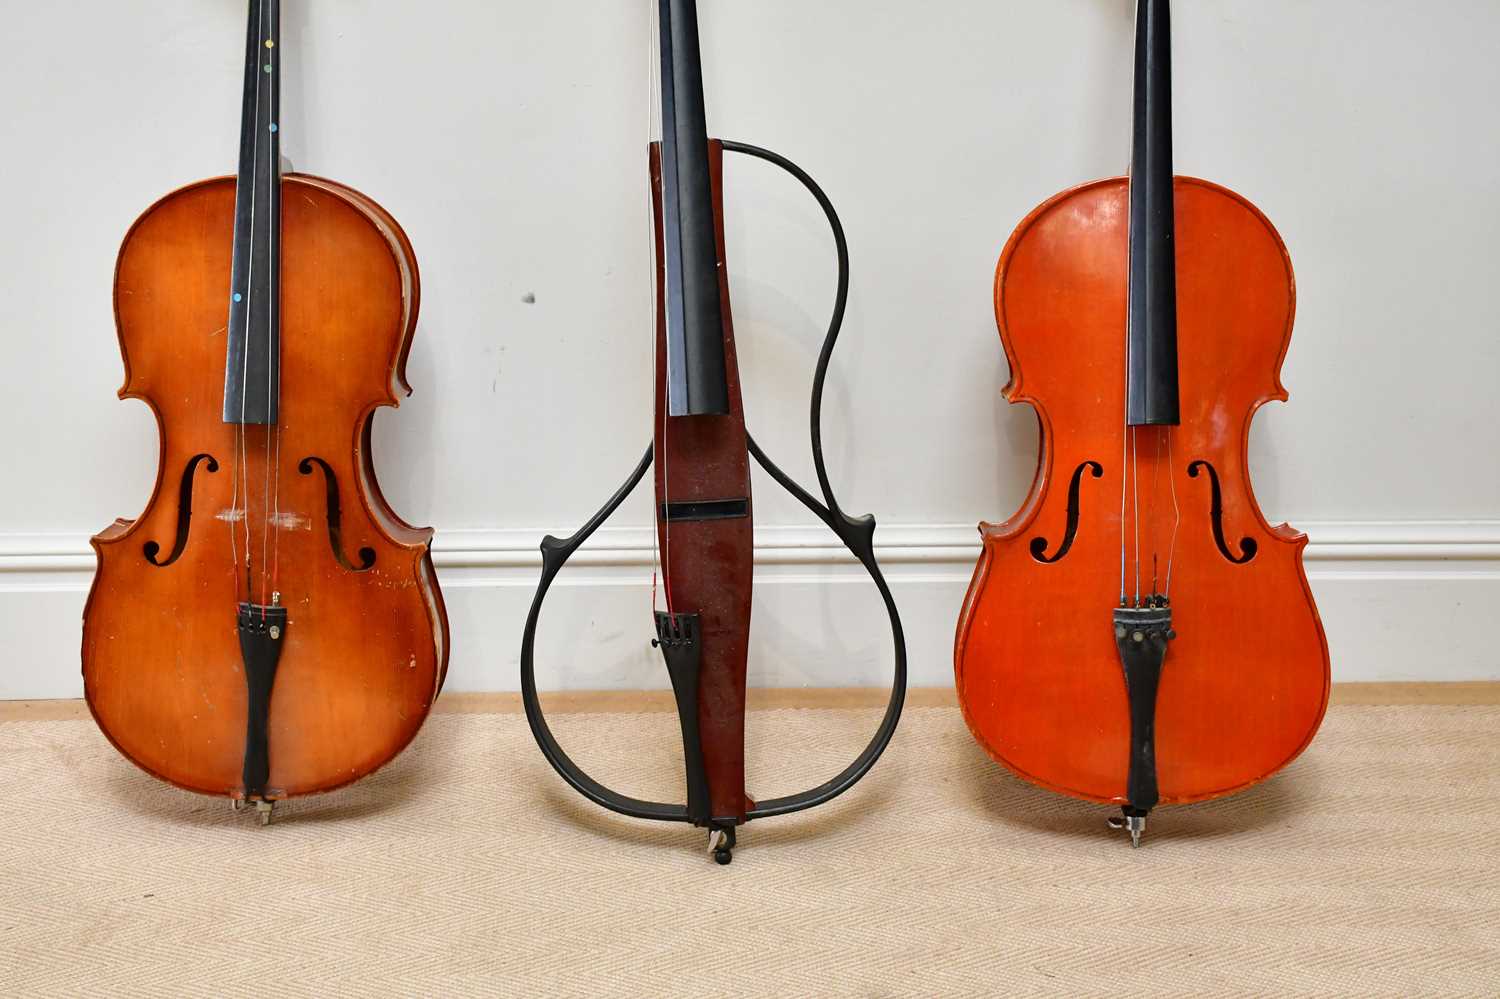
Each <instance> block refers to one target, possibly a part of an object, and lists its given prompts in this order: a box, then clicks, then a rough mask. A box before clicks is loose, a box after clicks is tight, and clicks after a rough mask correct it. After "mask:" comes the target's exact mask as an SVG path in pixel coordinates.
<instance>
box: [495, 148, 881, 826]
mask: <svg viewBox="0 0 1500 999" xmlns="http://www.w3.org/2000/svg"><path fill="white" fill-rule="evenodd" d="M721 145H722V146H723V148H724V149H726V150H729V151H730V152H735V153H742V154H744V155H747V156H754V157H756V158H758V159H763V160H766V161H767V162H769V163H773V164H775V165H776V166H779V167H781V168H782V169H783V170H785V171H786V172H787V173H789V174H791V175H792V176H793V177H795V178H797V180H799V181H801V182H802V185H803V186H804V187H806V188H807V190H808V191H809V192H810V193H811V194H812V196H813V197H814V198H815V199H816V200H817V202H818V204H819V206H820V207H821V208H822V209H823V213H824V215H826V216H827V218H828V224H829V226H830V227H831V228H832V230H833V240H834V248H835V251H836V252H837V254H838V291H837V294H836V296H835V299H834V307H833V317H832V319H830V321H829V324H828V332H827V333H826V334H825V335H824V337H823V347H822V350H821V351H820V352H819V354H818V365H817V369H816V370H815V372H814V374H813V384H812V401H811V405H810V407H809V424H810V428H809V429H810V436H811V441H812V457H813V467H814V469H816V471H817V476H818V487H819V489H820V490H821V492H822V494H823V502H821V503H820V502H819V501H818V500H817V498H816V497H814V496H813V495H812V494H811V493H809V492H808V491H807V490H806V489H803V488H802V487H801V486H800V485H798V484H797V483H796V482H795V481H794V480H793V479H792V478H791V476H789V475H787V473H786V472H784V471H782V470H781V468H779V467H778V466H777V465H776V463H775V462H773V461H772V460H771V459H770V458H769V457H767V456H766V453H765V452H764V451H762V450H761V448H760V445H759V444H757V443H756V442H755V439H754V438H753V437H749V436H748V435H747V443H748V445H749V450H750V453H751V454H752V455H753V456H754V457H755V460H756V462H757V463H758V464H759V465H760V466H761V468H763V469H765V471H766V473H767V474H768V475H770V476H771V478H772V479H774V480H775V481H776V483H777V484H778V485H780V486H781V487H782V488H783V489H785V490H786V491H787V492H789V493H791V494H792V495H793V496H795V497H796V498H797V500H798V501H799V502H800V503H802V505H803V506H805V507H807V509H808V510H810V511H812V513H813V514H814V516H816V517H817V518H818V519H819V520H821V521H822V522H823V523H824V524H825V525H827V526H828V529H829V530H831V531H833V533H834V534H835V535H836V536H837V537H838V539H839V540H840V541H841V542H842V543H843V545H844V547H846V548H848V549H849V551H850V553H851V554H853V555H854V557H855V558H856V559H858V560H859V562H860V564H861V565H863V566H864V568H865V571H866V572H868V573H869V574H870V578H871V580H873V581H874V583H875V587H876V589H878V590H879V591H880V598H881V600H882V601H884V603H885V609H886V613H887V615H889V617H890V622H891V637H892V642H893V644H894V647H895V663H894V666H893V671H892V676H893V679H892V682H891V696H890V700H889V701H887V703H886V709H885V714H884V715H883V716H882V717H881V721H880V725H879V726H878V727H877V729H876V730H875V734H874V736H873V737H872V738H871V739H870V742H869V743H868V744H867V745H866V746H865V748H864V750H863V751H861V752H860V754H859V755H858V756H856V757H855V758H854V760H853V762H851V763H850V764H849V765H848V766H847V767H845V768H844V769H843V770H842V771H840V772H839V773H838V774H836V775H835V776H834V777H832V778H830V779H829V780H826V781H824V782H823V783H822V784H819V785H818V786H817V787H813V788H809V789H808V790H806V791H803V792H801V793H799V794H792V795H787V796H785V797H781V798H772V799H770V800H767V801H762V802H760V803H759V804H757V805H756V807H755V808H753V809H750V810H749V811H748V812H747V813H746V814H747V816H748V817H749V818H752V819H755V818H765V817H767V816H771V815H786V814H788V813H790V812H797V811H801V810H803V809H806V808H812V807H815V806H817V805H821V804H823V803H824V802H827V801H830V800H832V799H833V798H836V797H838V796H839V795H840V794H842V793H843V792H845V791H847V790H848V789H849V788H851V787H853V786H854V785H855V784H857V783H858V782H859V780H860V779H861V778H862V777H864V775H865V774H866V773H868V772H869V771H870V768H871V767H873V766H874V765H875V761H876V760H878V759H879V758H880V755H881V753H883V752H884V751H885V747H886V746H887V745H889V744H890V741H891V737H892V736H893V735H894V734H895V732H896V726H897V724H898V723H899V722H900V720H901V708H902V705H903V704H905V702H906V635H905V632H904V631H903V630H902V627H901V615H900V614H899V612H898V611H897V610H896V601H895V598H894V597H892V596H891V591H890V587H889V586H888V585H887V583H886V580H885V576H884V575H883V574H882V573H881V571H880V566H879V565H878V564H877V563H876V561H875V518H874V517H871V516H864V517H851V516H849V515H848V514H846V513H845V512H844V511H843V509H842V508H841V507H840V506H839V503H838V499H837V497H835V496H834V494H833V487H832V486H831V485H830V484H829V480H828V469H827V467H826V465H825V463H824V460H823V429H822V421H823V383H824V381H825V380H826V378H827V376H828V364H829V361H830V359H831V358H832V356H833V348H834V346H835V344H837V343H838V337H839V333H840V331H841V330H842V328H843V325H844V310H845V306H846V304H847V303H848V299H849V248H848V244H847V242H846V241H845V239H844V227H843V224H842V223H841V222H840V221H839V217H838V213H837V212H835V211H834V208H833V203H832V202H831V201H829V199H828V196H827V195H826V194H824V193H823V189H822V188H820V187H819V186H818V185H817V183H816V182H815V181H814V180H813V179H812V178H811V177H810V176H808V174H807V172H806V171H804V170H803V169H802V168H801V167H799V166H797V165H796V164H795V163H793V162H792V161H791V160H788V159H787V158H786V157H784V156H781V155H779V154H777V153H773V152H771V151H770V150H768V149H762V148H760V147H758V146H751V145H747V144H745V143H742V142H730V141H727V140H726V141H722V142H721ZM651 460H652V449H651V448H650V447H648V448H647V449H646V454H645V456H644V457H642V458H641V460H640V463H639V464H638V465H637V466H636V468H635V470H634V471H633V472H632V473H631V474H630V476H629V478H627V479H626V480H625V482H624V484H622V485H621V486H620V488H619V489H618V490H616V492H615V494H614V495H613V496H611V497H610V499H609V501H608V502H607V503H605V504H604V506H603V507H601V508H600V510H599V512H598V513H596V514H594V516H593V517H591V518H589V520H588V522H587V523H585V524H584V525H583V526H582V527H581V528H579V529H578V531H577V532H575V533H574V534H572V535H571V536H569V537H568V538H565V539H561V540H559V539H558V538H555V537H553V536H552V535H550V534H549V535H548V536H547V537H545V538H543V539H542V546H541V548H542V578H541V582H540V583H539V584H538V586H537V591H536V596H535V597H534V598H533V599H532V602H531V611H530V613H529V614H528V615H527V616H526V627H525V630H524V632H523V633H522V639H521V700H522V702H523V703H524V704H525V706H526V719H527V721H528V722H529V723H530V724H531V732H532V735H534V736H535V737H536V741H537V745H539V746H540V747H541V749H542V753H543V755H545V756H546V757H547V760H548V761H549V762H550V763H551V764H552V766H553V768H554V769H556V770H557V772H558V773H559V774H560V775H561V776H562V778H563V779H564V780H566V781H567V782H568V783H569V784H571V785H572V786H573V788H574V789H575V790H577V791H578V792H579V793H580V794H582V795H583V796H584V797H586V798H588V799H589V800H591V801H593V802H595V803H596V804H599V805H602V806H604V807H605V808H608V809H611V810H612V811H616V812H619V813H620V814H622V815H629V816H632V817H634V818H640V819H655V820H658V821H665V822H688V821H690V819H689V816H688V810H687V806H686V805H669V804H665V803H662V802H655V801H644V800H642V799H639V798H632V797H629V796H627V795H623V794H618V793H616V792H614V791H611V790H610V789H609V788H607V787H605V786H604V785H603V784H600V783H599V782H598V781H596V780H594V779H593V778H592V777H590V776H589V775H588V774H586V773H584V771H583V770H582V769H580V768H579V767H578V765H577V764H576V763H574V762H573V761H572V759H571V758H569V756H568V754H567V753H565V752H564V751H563V749H562V747H561V746H560V745H559V744H558V742H557V739H556V738H555V737H554V736H553V735H552V731H551V729H550V728H548V726H547V721H546V718H545V716H544V715H543V712H542V707H541V703H540V702H539V700H538V699H537V690H536V667H535V652H536V628H537V621H538V619H539V617H540V615H541V609H542V601H543V599H544V598H545V597H546V595H547V590H548V589H549V588H550V587H551V585H552V580H553V579H554V578H555V577H556V576H557V574H558V572H559V571H561V569H562V567H563V565H564V563H566V562H567V560H568V559H569V558H570V557H571V556H572V555H573V553H574V552H575V551H577V550H578V549H579V547H580V546H582V545H583V543H584V542H585V541H587V540H588V539H589V537H590V536H591V535H592V534H593V533H594V532H595V531H596V530H598V529H599V526H600V525H601V524H603V523H604V521H605V520H607V519H608V518H609V517H610V516H611V515H612V514H613V513H614V512H615V510H616V509H618V508H619V506H620V504H621V503H623V502H624V501H625V497H626V496H628V495H629V494H630V493H631V491H632V490H634V489H635V487H636V486H637V485H639V484H640V481H641V479H643V478H644V477H645V475H646V470H647V469H648V468H650V466H651ZM731 832H732V830H731Z"/></svg>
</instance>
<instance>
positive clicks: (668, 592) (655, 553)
mask: <svg viewBox="0 0 1500 999" xmlns="http://www.w3.org/2000/svg"><path fill="white" fill-rule="evenodd" d="M650 10H651V13H650V14H649V15H648V23H647V27H646V35H647V39H646V46H645V48H646V147H647V149H650V146H651V142H652V140H653V137H654V136H655V134H656V132H657V131H658V122H659V118H660V113H661V106H660V105H661V97H660V94H661V88H660V85H659V80H658V77H657V74H658V73H659V72H660V66H661V46H660V41H661V22H660V11H659V10H658V8H657V6H656V4H652V5H651V7H650ZM648 162H649V160H648ZM660 169H661V170H662V171H665V169H666V164H665V163H662V164H661V167H660ZM645 193H646V260H648V261H650V271H651V295H650V298H649V299H648V301H647V306H646V307H647V310H648V311H647V315H648V316H649V317H650V319H649V321H648V323H647V328H648V329H649V330H651V336H650V338H649V339H648V340H647V344H648V348H647V349H649V350H650V352H651V384H652V386H653V389H652V392H653V396H654V398H653V402H652V411H653V413H655V412H657V411H660V413H661V421H662V425H661V434H660V438H661V440H662V442H663V443H665V442H666V437H667V408H666V404H665V400H664V399H661V398H660V397H659V393H658V390H657V389H656V388H655V386H658V385H661V386H662V389H661V390H660V391H663V392H664V391H665V385H666V383H665V381H664V379H663V378H662V372H661V371H660V370H659V367H660V363H661V359H660V358H659V357H658V352H657V349H656V303H657V301H658V298H659V296H660V294H661V287H660V284H661V275H659V274H658V273H657V267H656V240H657V236H656V207H655V202H654V199H653V192H652V180H651V175H650V169H649V167H648V169H647V172H646V192H645ZM663 208H665V203H663ZM662 224H663V225H665V224H666V220H665V219H663V220H662ZM663 320H665V315H663ZM653 419H654V417H653ZM653 436H656V435H655V428H653ZM657 450H658V452H659V453H657V454H656V455H655V458H656V460H657V461H659V462H661V478H662V487H663V489H662V491H663V493H664V494H665V492H666V482H667V458H666V448H665V447H662V448H658V449H657ZM653 492H654V490H653ZM655 505H656V504H655V503H654V502H653V503H652V506H653V508H654V507H655ZM655 521H656V517H655V513H654V511H653V515H652V522H653V528H654V526H655ZM671 530H672V528H671V524H670V523H668V522H666V521H663V522H662V525H661V530H660V531H659V532H658V531H657V530H654V529H653V530H652V532H651V610H652V612H653V613H654V612H655V610H656V580H657V578H658V576H660V578H661V584H662V591H663V594H664V596H665V599H666V603H667V613H668V614H670V613H672V584H671V581H670V580H669V578H668V576H667V560H668V555H669V552H670V546H671ZM664 547H665V548H666V549H668V550H667V551H664V550H663V548H664Z"/></svg>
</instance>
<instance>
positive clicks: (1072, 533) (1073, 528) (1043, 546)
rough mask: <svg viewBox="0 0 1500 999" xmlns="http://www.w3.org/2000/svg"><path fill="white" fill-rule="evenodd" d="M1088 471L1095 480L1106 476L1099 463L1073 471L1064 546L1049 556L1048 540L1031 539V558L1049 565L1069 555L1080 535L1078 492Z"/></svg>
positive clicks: (1069, 488)
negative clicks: (1075, 539)
mask: <svg viewBox="0 0 1500 999" xmlns="http://www.w3.org/2000/svg"><path fill="white" fill-rule="evenodd" d="M1085 469H1087V470H1088V472H1089V473H1090V474H1092V475H1093V476H1094V478H1096V479H1097V478H1100V477H1101V476H1103V475H1104V466H1103V465H1101V464H1099V463H1098V462H1097V461H1085V462H1084V463H1083V464H1081V465H1079V466H1078V467H1077V468H1075V469H1073V481H1072V482H1070V483H1068V526H1067V530H1066V531H1065V532H1064V533H1063V539H1062V545H1061V546H1059V547H1058V549H1057V552H1056V553H1055V554H1052V555H1048V554H1047V539H1046V538H1043V537H1035V538H1032V539H1031V557H1032V558H1034V559H1036V560H1037V561H1038V562H1045V563H1047V564H1048V565H1050V564H1052V563H1053V562H1056V561H1058V560H1059V559H1061V558H1062V557H1063V556H1064V555H1066V554H1068V549H1069V548H1072V547H1073V539H1074V538H1075V537H1077V535H1078V491H1079V488H1080V485H1081V484H1082V482H1083V473H1084V470H1085Z"/></svg>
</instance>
